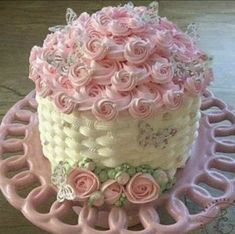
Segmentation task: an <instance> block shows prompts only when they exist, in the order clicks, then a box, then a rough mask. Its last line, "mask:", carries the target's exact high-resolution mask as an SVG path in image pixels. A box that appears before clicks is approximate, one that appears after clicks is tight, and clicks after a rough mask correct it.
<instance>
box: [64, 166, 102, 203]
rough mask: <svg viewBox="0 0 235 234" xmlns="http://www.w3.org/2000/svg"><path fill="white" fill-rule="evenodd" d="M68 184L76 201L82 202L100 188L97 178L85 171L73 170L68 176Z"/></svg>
mask: <svg viewBox="0 0 235 234" xmlns="http://www.w3.org/2000/svg"><path fill="white" fill-rule="evenodd" d="M68 184H70V185H71V186H72V188H73V189H74V192H75V193H76V198H77V199H78V200H81V201H84V200H86V199H87V198H89V197H90V196H91V195H92V194H93V193H94V192H96V191H98V190H99V188H100V182H99V179H98V178H97V176H96V175H95V174H94V173H93V172H91V171H89V170H86V169H81V168H75V169H73V170H72V171H71V172H70V174H69V176H68Z"/></svg>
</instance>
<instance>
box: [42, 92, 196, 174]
mask: <svg viewBox="0 0 235 234" xmlns="http://www.w3.org/2000/svg"><path fill="white" fill-rule="evenodd" d="M37 101H38V117H39V130H40V135H41V142H42V145H43V152H44V154H45V156H46V157H48V158H49V160H50V162H51V164H52V167H53V168H54V167H55V166H56V165H57V164H58V163H59V162H60V161H67V162H68V163H69V164H70V165H71V166H72V165H74V164H76V163H77V162H79V161H80V160H82V158H84V157H87V158H91V159H92V160H93V161H94V162H95V163H96V164H98V165H100V166H105V167H117V166H119V165H121V164H122V163H128V164H130V165H132V166H139V165H143V164H149V165H152V166H154V167H160V168H163V169H167V170H170V169H173V170H175V169H176V168H178V167H182V166H183V165H184V163H185V161H186V159H187V157H188V155H189V150H190V148H191V144H192V143H193V141H194V139H195V138H196V136H197V128H198V121H199V119H200V97H189V98H188V99H187V101H185V102H184V103H183V105H182V107H181V108H179V109H177V110H174V111H169V110H167V109H165V108H162V110H160V111H159V113H158V114H156V115H154V116H153V117H151V118H148V119H146V120H138V119H133V118H132V117H131V116H130V115H129V113H127V112H124V113H122V115H121V116H120V117H119V118H118V119H116V120H112V121H108V122H107V121H100V120H97V119H96V118H95V117H94V116H93V115H92V114H91V113H90V112H86V113H85V112H82V113H81V112H73V113H71V114H69V115H68V114H64V113H62V112H60V111H59V109H58V108H57V107H56V106H55V105H54V103H53V102H52V101H51V100H50V99H49V98H42V97H39V96H37Z"/></svg>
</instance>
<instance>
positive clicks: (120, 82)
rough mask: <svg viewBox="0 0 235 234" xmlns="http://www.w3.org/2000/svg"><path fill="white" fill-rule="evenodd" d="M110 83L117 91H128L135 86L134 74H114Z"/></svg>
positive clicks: (123, 72)
mask: <svg viewBox="0 0 235 234" xmlns="http://www.w3.org/2000/svg"><path fill="white" fill-rule="evenodd" d="M111 82H112V85H113V86H114V87H115V89H116V90H118V91H130V90H132V89H133V88H134V87H135V85H136V79H135V77H134V74H133V73H130V72H127V71H125V70H120V71H118V72H116V73H115V74H114V76H113V77H112V79H111Z"/></svg>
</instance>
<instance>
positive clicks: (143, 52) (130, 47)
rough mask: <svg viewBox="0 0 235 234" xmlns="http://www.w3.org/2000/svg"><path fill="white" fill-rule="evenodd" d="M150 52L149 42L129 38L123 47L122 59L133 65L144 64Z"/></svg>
mask: <svg viewBox="0 0 235 234" xmlns="http://www.w3.org/2000/svg"><path fill="white" fill-rule="evenodd" d="M150 52H151V45H150V41H149V40H142V39H140V38H138V37H137V38H131V39H130V41H129V42H128V43H127V44H126V46H125V51H124V57H125V58H126V60H127V61H128V62H130V63H133V64H140V63H143V62H145V61H146V60H147V59H148V57H149V55H150Z"/></svg>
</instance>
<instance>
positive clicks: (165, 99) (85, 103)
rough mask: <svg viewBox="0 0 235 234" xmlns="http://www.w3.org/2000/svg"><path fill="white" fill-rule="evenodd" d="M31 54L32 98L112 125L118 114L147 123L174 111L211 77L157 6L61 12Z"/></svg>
mask: <svg viewBox="0 0 235 234" xmlns="http://www.w3.org/2000/svg"><path fill="white" fill-rule="evenodd" d="M66 19H67V23H68V24H67V25H66V26H56V27H53V28H52V29H51V31H52V33H50V34H49V35H47V37H46V39H45V41H44V43H43V46H42V47H38V46H34V47H33V49H32V51H31V55H30V75H29V77H30V79H32V80H33V81H34V82H35V84H36V91H37V95H39V96H42V97H47V96H49V97H50V98H51V99H52V100H53V101H54V103H55V104H56V106H57V107H58V108H59V109H60V110H61V111H62V112H64V113H71V112H73V111H91V112H92V113H93V114H94V116H95V117H96V118H97V119H104V120H111V119H114V118H115V117H117V115H118V114H119V113H120V112H122V111H128V112H129V113H130V115H131V116H133V117H134V118H140V119H144V118H148V117H150V116H151V115H152V114H154V113H156V112H158V111H159V110H160V109H161V108H162V107H165V108H168V109H170V110H174V109H177V108H179V107H180V106H181V104H182V103H183V102H184V100H185V99H186V98H187V97H188V96H192V95H193V96H195V95H200V94H201V92H202V91H203V89H204V88H205V87H206V86H207V85H208V84H209V82H210V81H211V80H212V70H211V68H210V63H209V61H210V59H209V57H208V56H207V55H206V54H205V52H203V51H202V50H201V49H199V48H198V47H197V45H196V43H195V41H194V40H193V39H192V38H191V37H190V36H189V35H188V34H186V33H184V32H183V31H181V30H180V29H179V28H178V27H177V26H176V25H175V24H174V23H172V22H170V21H169V20H168V19H167V18H165V17H164V18H163V17H160V16H158V14H157V9H156V5H155V4H152V5H150V6H148V7H142V6H141V7H135V6H133V4H131V3H129V4H126V5H124V6H117V7H104V8H103V9H101V10H100V11H97V12H96V13H93V14H91V15H89V14H88V13H82V14H81V15H80V16H79V17H77V16H76V14H75V13H74V12H73V11H72V10H71V9H68V10H67V15H66Z"/></svg>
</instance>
